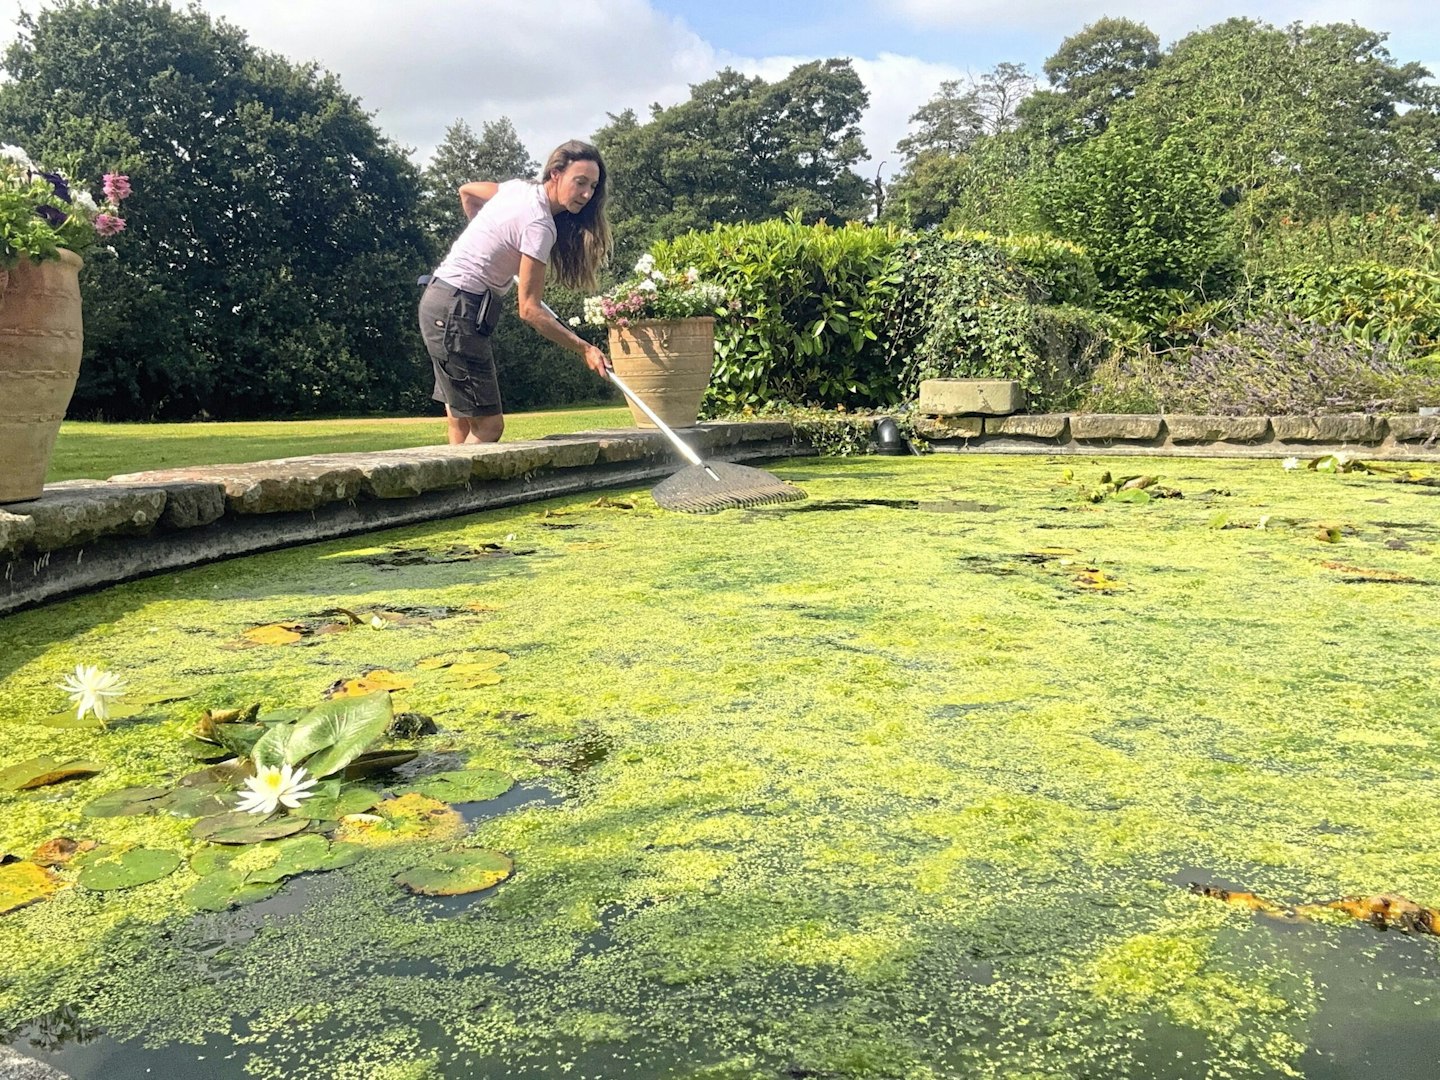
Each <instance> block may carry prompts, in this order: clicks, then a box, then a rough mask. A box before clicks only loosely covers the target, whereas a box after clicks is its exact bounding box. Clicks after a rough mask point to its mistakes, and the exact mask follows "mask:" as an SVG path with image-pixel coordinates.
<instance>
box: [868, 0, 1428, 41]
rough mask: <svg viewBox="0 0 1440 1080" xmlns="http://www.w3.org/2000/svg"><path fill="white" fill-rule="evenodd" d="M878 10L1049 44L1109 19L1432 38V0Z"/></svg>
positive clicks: (1172, 34)
mask: <svg viewBox="0 0 1440 1080" xmlns="http://www.w3.org/2000/svg"><path fill="white" fill-rule="evenodd" d="M874 2H875V4H876V6H877V7H878V8H879V9H880V10H882V11H885V12H887V13H889V14H892V15H896V16H899V17H900V19H902V20H903V21H904V22H906V23H908V24H910V25H911V26H912V27H917V28H920V29H926V30H957V29H972V30H997V29H1003V30H1006V31H1008V32H1011V33H1014V32H1025V31H1030V32H1044V33H1046V34H1049V35H1051V36H1052V37H1054V44H1055V45H1058V44H1059V43H1060V40H1061V39H1062V38H1064V37H1066V36H1069V35H1070V34H1074V33H1076V32H1078V31H1079V30H1080V29H1081V28H1082V27H1084V26H1087V25H1089V24H1090V23H1093V22H1096V21H1097V20H1099V19H1102V18H1105V17H1107V16H1109V17H1110V18H1117V19H1118V18H1124V19H1133V20H1135V21H1136V22H1141V23H1144V24H1145V25H1146V26H1148V27H1150V29H1152V30H1154V31H1155V33H1156V34H1158V35H1159V36H1160V38H1161V39H1162V41H1166V42H1168V41H1173V40H1174V39H1176V38H1179V37H1183V36H1184V35H1185V34H1188V33H1190V32H1192V31H1194V30H1199V29H1202V28H1204V27H1207V26H1214V25H1215V24H1216V23H1219V22H1224V21H1225V20H1226V19H1228V18H1232V17H1236V16H1241V17H1245V18H1251V19H1257V20H1260V21H1262V22H1269V23H1274V24H1275V25H1277V26H1279V25H1286V24H1288V23H1292V22H1303V23H1332V22H1343V23H1348V22H1357V23H1359V24H1360V25H1361V26H1365V27H1368V28H1370V29H1372V30H1379V31H1383V32H1386V33H1389V34H1391V35H1392V41H1391V44H1392V45H1394V43H1395V42H1394V40H1393V38H1394V37H1400V36H1402V35H1406V36H1410V35H1413V36H1419V37H1425V38H1433V33H1434V30H1433V26H1434V14H1433V4H1432V3H1431V2H1430V0H1423V2H1422V0H1247V2H1245V3H1232V4H1221V5H1216V4H1215V3H1213V2H1212V0H1172V2H1171V3H1170V4H1167V5H1163V6H1157V5H1155V4H1153V3H1142V2H1139V0H1078V2H1076V0H1068V2H1067V0H1026V2H1024V3H1015V2H1014V0H874Z"/></svg>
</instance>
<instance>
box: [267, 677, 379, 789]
mask: <svg viewBox="0 0 1440 1080" xmlns="http://www.w3.org/2000/svg"><path fill="white" fill-rule="evenodd" d="M390 718H391V705H390V695H389V694H388V693H376V694H366V695H364V696H363V697H356V698H344V699H340V700H336V701H327V702H325V703H324V704H323V705H320V706H319V707H317V708H315V709H312V710H311V711H310V712H308V713H306V714H305V715H304V716H303V717H301V718H300V719H299V720H298V721H296V722H295V723H294V724H293V725H292V724H277V725H275V726H273V727H272V728H271V729H270V730H269V731H267V732H266V733H265V734H264V735H263V736H261V738H260V741H259V742H257V743H256V744H255V749H254V758H255V762H256V764H258V765H269V766H278V765H286V764H288V765H299V764H302V763H303V764H304V765H305V767H306V769H307V770H308V771H309V773H310V775H312V776H315V777H325V776H329V775H330V774H332V773H337V772H339V771H340V770H341V769H343V768H345V766H346V765H348V764H350V762H351V761H353V760H355V758H357V757H359V756H360V754H362V753H363V752H364V751H365V749H366V748H367V747H369V745H370V744H371V743H373V742H374V741H375V740H376V739H378V738H380V736H382V735H383V734H385V729H386V728H387V727H389V726H390Z"/></svg>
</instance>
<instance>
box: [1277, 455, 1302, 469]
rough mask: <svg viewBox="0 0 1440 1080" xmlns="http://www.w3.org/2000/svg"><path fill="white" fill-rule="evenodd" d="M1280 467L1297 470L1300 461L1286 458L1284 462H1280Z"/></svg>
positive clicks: (1294, 458) (1296, 458) (1295, 458)
mask: <svg viewBox="0 0 1440 1080" xmlns="http://www.w3.org/2000/svg"><path fill="white" fill-rule="evenodd" d="M1280 467H1281V468H1282V469H1298V468H1300V459H1299V458H1298V457H1287V458H1286V459H1285V460H1284V461H1282V462H1280Z"/></svg>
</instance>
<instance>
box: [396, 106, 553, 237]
mask: <svg viewBox="0 0 1440 1080" xmlns="http://www.w3.org/2000/svg"><path fill="white" fill-rule="evenodd" d="M539 172H540V163H539V162H538V161H536V160H535V159H534V158H532V157H531V156H530V152H529V151H528V150H526V149H525V144H524V143H522V142H521V141H520V136H519V135H518V134H517V133H516V131H515V125H514V124H512V123H511V122H510V118H509V117H507V116H502V117H500V119H499V120H494V121H485V122H484V123H482V124H481V125H480V134H479V136H478V137H477V136H476V134H475V131H474V129H473V128H471V127H470V125H469V124H467V123H466V122H465V121H464V120H456V121H455V122H454V123H453V124H451V125H450V126H449V127H448V128H446V129H445V138H444V139H443V140H442V141H441V143H440V145H439V146H437V147H436V148H435V153H434V154H433V155H432V156H431V158H430V163H429V164H428V165H426V166H425V171H424V173H423V174H422V177H421V179H422V181H423V183H424V196H423V201H422V204H421V213H422V215H423V216H424V219H425V225H426V228H427V229H429V231H430V233H431V236H432V237H433V239H434V240H435V242H436V244H437V246H438V247H440V248H441V249H444V248H446V247H448V246H449V244H450V242H451V241H452V240H454V239H455V235H456V234H457V233H458V232H459V231H460V230H461V229H463V228H464V227H465V221H466V219H465V213H464V211H462V210H461V209H460V198H459V196H458V195H457V194H456V192H458V191H459V190H460V185H461V184H465V183H469V182H470V181H472V180H494V181H497V182H503V181H505V180H515V179H518V178H522V177H524V178H529V179H534V178H535V177H536V176H537V175H538V174H539Z"/></svg>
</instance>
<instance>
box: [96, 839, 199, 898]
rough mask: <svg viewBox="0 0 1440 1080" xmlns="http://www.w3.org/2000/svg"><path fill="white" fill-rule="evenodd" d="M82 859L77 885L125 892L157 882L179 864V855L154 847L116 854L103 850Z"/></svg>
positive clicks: (133, 849) (173, 870) (172, 871)
mask: <svg viewBox="0 0 1440 1080" xmlns="http://www.w3.org/2000/svg"><path fill="white" fill-rule="evenodd" d="M84 860H85V861H84V864H83V865H82V866H81V867H80V877H79V882H80V884H81V885H84V886H85V887H86V888H87V889H95V890H97V891H103V890H108V889H128V888H131V887H132V886H135V885H145V884H148V883H149V882H152V881H159V880H160V879H161V878H163V877H165V876H166V875H167V874H172V873H174V872H175V868H176V867H178V866H179V865H180V856H179V855H176V854H175V853H174V852H173V851H158V850H156V849H154V848H132V849H131V850H129V851H122V852H119V853H115V854H112V853H109V852H106V851H105V850H103V849H102V850H99V851H96V852H95V853H93V854H92V855H88V856H85V857H84Z"/></svg>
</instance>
